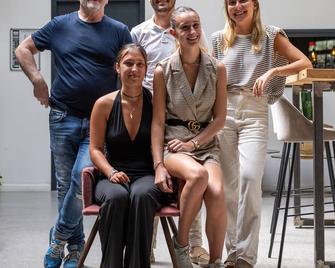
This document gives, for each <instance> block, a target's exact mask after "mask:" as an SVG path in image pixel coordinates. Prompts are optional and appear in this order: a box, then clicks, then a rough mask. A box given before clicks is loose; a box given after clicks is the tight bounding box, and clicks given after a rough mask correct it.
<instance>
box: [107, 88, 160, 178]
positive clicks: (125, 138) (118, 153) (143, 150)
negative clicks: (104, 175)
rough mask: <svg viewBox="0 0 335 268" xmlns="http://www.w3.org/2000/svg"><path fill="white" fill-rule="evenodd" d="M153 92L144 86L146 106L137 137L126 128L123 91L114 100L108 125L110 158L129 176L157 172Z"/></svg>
mask: <svg viewBox="0 0 335 268" xmlns="http://www.w3.org/2000/svg"><path fill="white" fill-rule="evenodd" d="M151 100H152V96H151V93H150V92H149V90H147V89H145V88H143V106H142V107H143V108H142V117H141V123H140V127H139V129H138V132H137V134H136V136H135V139H134V140H131V138H130V136H129V133H128V130H127V128H126V125H125V122H124V119H123V115H122V105H121V92H119V93H118V94H117V96H116V98H115V100H114V104H113V108H112V111H111V113H110V115H109V118H108V122H107V128H106V150H107V159H108V162H109V163H110V164H111V166H112V167H114V168H115V169H116V170H118V171H123V172H124V173H126V174H127V175H128V177H130V178H131V177H141V176H144V175H150V174H152V175H153V174H154V171H153V162H152V155H151V138H150V131H151V119H152V101H151Z"/></svg>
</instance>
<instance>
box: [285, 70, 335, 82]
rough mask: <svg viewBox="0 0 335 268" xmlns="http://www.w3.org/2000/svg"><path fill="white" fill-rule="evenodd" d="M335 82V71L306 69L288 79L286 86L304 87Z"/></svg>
mask: <svg viewBox="0 0 335 268" xmlns="http://www.w3.org/2000/svg"><path fill="white" fill-rule="evenodd" d="M316 81H317V82H334V81H335V69H305V70H302V71H300V72H299V73H298V74H294V75H290V76H288V77H287V78H286V85H288V86H293V85H304V84H311V83H312V82H316Z"/></svg>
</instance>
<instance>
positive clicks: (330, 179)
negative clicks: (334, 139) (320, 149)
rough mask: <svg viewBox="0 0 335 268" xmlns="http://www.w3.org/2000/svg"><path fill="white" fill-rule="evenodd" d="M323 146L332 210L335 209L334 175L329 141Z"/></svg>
mask: <svg viewBox="0 0 335 268" xmlns="http://www.w3.org/2000/svg"><path fill="white" fill-rule="evenodd" d="M325 148H326V156H327V164H328V173H329V182H330V189H331V192H332V198H333V207H334V211H335V176H334V167H333V162H332V154H331V151H330V143H329V141H326V142H325ZM334 152H335V151H334Z"/></svg>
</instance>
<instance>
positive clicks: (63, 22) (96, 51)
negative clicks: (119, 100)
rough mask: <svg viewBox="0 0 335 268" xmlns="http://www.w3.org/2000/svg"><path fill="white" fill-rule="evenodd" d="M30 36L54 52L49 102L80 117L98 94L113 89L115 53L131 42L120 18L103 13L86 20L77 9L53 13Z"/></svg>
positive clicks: (40, 45)
mask: <svg viewBox="0 0 335 268" xmlns="http://www.w3.org/2000/svg"><path fill="white" fill-rule="evenodd" d="M32 39H33V41H34V43H35V46H36V47H37V49H38V50H40V51H43V50H45V49H46V50H50V51H51V52H52V53H53V55H54V60H55V65H56V76H55V79H54V81H53V83H52V87H51V97H50V102H51V104H52V105H55V106H58V107H59V108H63V107H65V108H66V109H67V111H68V113H69V114H71V115H75V116H78V117H81V118H83V117H89V116H90V113H91V110H92V108H93V105H94V102H95V101H96V100H97V99H98V98H99V97H101V96H103V95H105V94H107V93H109V92H111V91H114V90H116V86H117V76H116V72H115V66H114V65H115V61H116V56H117V53H118V52H119V50H120V48H121V47H122V46H123V45H124V44H128V43H131V42H132V39H131V36H130V33H129V30H128V28H127V26H126V25H124V24H122V23H121V22H118V21H116V20H114V19H112V18H110V17H108V16H104V17H103V19H102V20H101V21H100V22H97V23H86V22H84V21H82V20H81V19H80V18H79V16H78V12H73V13H70V14H66V15H63V16H58V17H55V18H54V19H52V20H51V21H50V22H49V23H48V24H46V25H45V26H44V27H43V28H41V29H40V30H38V31H36V32H34V33H33V34H32Z"/></svg>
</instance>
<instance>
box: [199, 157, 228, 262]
mask: <svg viewBox="0 0 335 268" xmlns="http://www.w3.org/2000/svg"><path fill="white" fill-rule="evenodd" d="M204 167H205V168H206V170H207V172H208V186H207V189H206V192H205V194H204V202H205V205H206V210H207V218H206V234H207V238H208V246H209V255H210V260H209V263H213V262H214V261H216V260H217V259H221V257H222V250H223V244H224V239H225V235H226V227H227V213H226V203H225V197H224V191H223V175H222V171H221V167H220V165H219V164H215V163H207V164H205V165H204Z"/></svg>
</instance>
